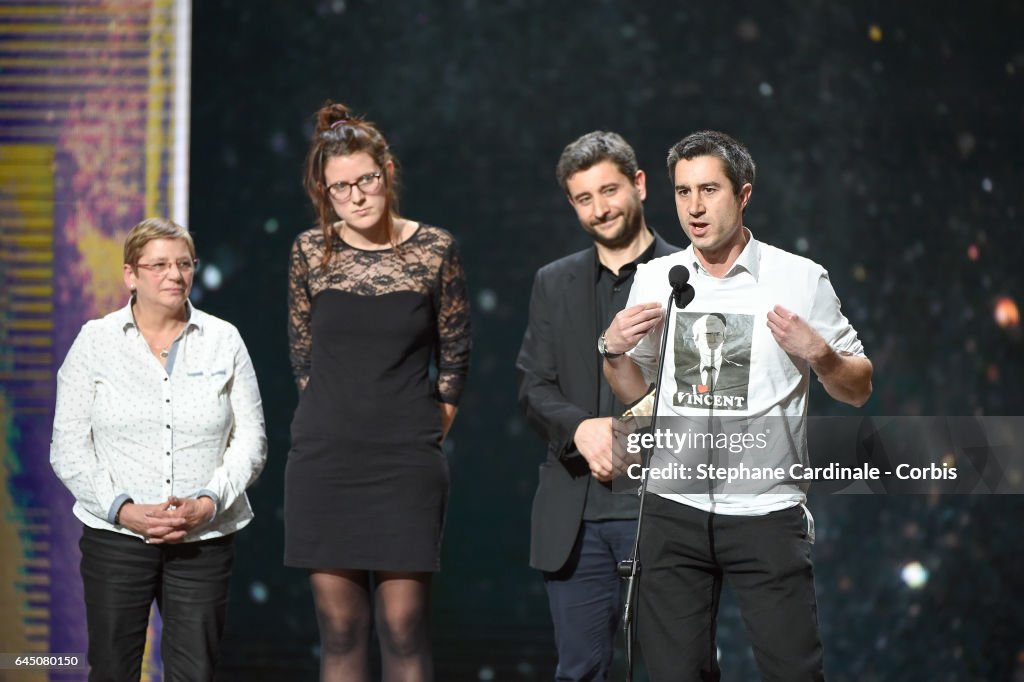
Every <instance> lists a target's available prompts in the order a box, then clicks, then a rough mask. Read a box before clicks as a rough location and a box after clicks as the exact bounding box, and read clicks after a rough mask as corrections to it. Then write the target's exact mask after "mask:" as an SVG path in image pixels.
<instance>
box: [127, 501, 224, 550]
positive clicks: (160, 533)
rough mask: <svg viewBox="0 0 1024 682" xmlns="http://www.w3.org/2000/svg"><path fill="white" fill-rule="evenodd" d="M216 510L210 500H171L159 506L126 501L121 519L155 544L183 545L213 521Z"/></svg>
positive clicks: (128, 527) (129, 527)
mask: <svg viewBox="0 0 1024 682" xmlns="http://www.w3.org/2000/svg"><path fill="white" fill-rule="evenodd" d="M214 511H215V507H214V504H213V500H211V499H210V498H209V497H200V498H198V499H192V498H181V497H174V496H171V497H168V498H167V500H166V501H165V502H160V503H158V504H135V503H134V502H127V503H125V505H124V506H122V507H121V512H120V515H119V517H118V520H119V522H120V524H121V525H122V526H124V527H125V528H127V529H129V530H132V531H135V532H136V533H138V534H139V535H141V536H142V537H144V538H145V539H146V542H148V543H150V544H152V545H159V544H163V543H167V544H173V543H176V542H181V541H182V540H184V539H185V536H186V535H188V534H189V532H191V531H192V530H193V529H195V528H198V527H199V526H201V525H203V524H204V523H206V522H208V521H209V520H210V519H212V518H213V513H214Z"/></svg>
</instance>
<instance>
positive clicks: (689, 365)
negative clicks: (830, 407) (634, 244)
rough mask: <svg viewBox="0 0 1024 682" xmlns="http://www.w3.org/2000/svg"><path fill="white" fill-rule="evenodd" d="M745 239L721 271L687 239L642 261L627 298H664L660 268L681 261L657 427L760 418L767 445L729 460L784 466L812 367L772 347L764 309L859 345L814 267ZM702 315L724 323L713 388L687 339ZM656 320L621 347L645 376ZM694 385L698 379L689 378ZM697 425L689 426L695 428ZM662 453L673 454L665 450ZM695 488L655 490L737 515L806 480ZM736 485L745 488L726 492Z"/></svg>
mask: <svg viewBox="0 0 1024 682" xmlns="http://www.w3.org/2000/svg"><path fill="white" fill-rule="evenodd" d="M748 236H749V237H750V239H749V241H748V242H747V244H746V246H745V247H744V248H743V251H742V252H741V253H740V254H739V256H738V257H737V258H736V262H735V263H734V264H733V266H732V268H730V270H729V272H728V273H726V274H725V276H724V277H713V276H712V275H710V274H709V273H708V272H707V271H706V270H705V269H704V268H703V266H701V264H700V261H699V260H698V259H697V257H696V255H695V254H694V252H693V246H692V245H691V246H689V247H688V248H686V249H685V250H683V251H680V252H678V253H674V254H672V255H670V256H665V257H663V258H656V259H654V260H652V261H650V262H649V263H647V264H646V265H641V266H640V267H639V268H637V271H636V276H635V279H634V281H633V288H632V290H631V291H630V295H629V302H628V303H627V304H626V305H627V307H628V306H632V305H636V304H638V303H647V302H652V301H656V302H658V303H661V304H663V305H664V304H665V301H666V300H667V298H668V295H669V292H670V291H671V288H670V285H669V281H668V273H669V271H670V270H671V268H672V267H673V266H675V265H684V266H686V268H687V269H688V270H689V271H690V279H689V281H690V283H691V284H692V286H693V288H694V291H695V293H696V295H695V297H694V299H693V301H692V302H691V303H690V304H689V305H688V306H687V307H686V309H685V310H682V311H678V310H677V309H675V308H673V312H672V315H671V316H670V318H669V324H670V325H671V327H670V329H669V334H668V342H667V346H666V349H665V357H666V359H667V361H666V362H665V363H664V367H663V370H662V384H661V395H660V399H659V402H660V405H658V408H657V409H658V416H659V418H665V419H664V421H659V429H660V428H663V424H666V423H667V424H668V425H669V426H671V425H672V424H675V425H676V427H677V428H681V427H680V425H684V426H689V425H690V424H691V423H696V424H698V425H701V424H703V425H706V424H707V421H708V420H707V418H706V416H707V415H709V414H713V415H716V416H718V417H720V418H723V419H727V420H728V419H732V420H733V421H732V422H731V423H732V424H733V425H734V427H735V425H736V424H743V423H745V424H747V425H749V426H750V427H751V428H752V429H753V428H754V427H756V426H758V425H761V427H763V428H765V429H767V430H773V432H772V433H771V434H770V438H769V439H768V440H769V442H770V444H771V447H769V448H767V449H766V450H765V451H759V450H757V449H754V448H752V449H748V450H747V451H746V452H744V453H743V454H742V455H739V456H737V457H735V458H734V459H736V460H737V461H736V462H732V463H733V464H736V463H738V460H739V459H743V460H744V463H746V464H750V465H756V466H767V467H780V466H781V467H783V468H784V469H785V468H786V467H788V466H789V465H790V464H791V463H802V464H807V463H808V461H809V460H808V455H807V437H806V417H807V393H808V387H809V380H810V371H811V370H810V365H809V364H808V363H807V362H806V361H804V360H802V359H800V358H797V357H794V356H791V355H789V354H788V353H786V352H785V351H784V350H783V349H782V348H781V347H780V346H779V344H778V342H777V341H776V340H775V338H774V337H773V336H772V333H771V330H769V329H768V326H767V321H768V312H769V311H771V310H772V309H773V308H774V307H775V306H776V305H782V306H783V307H785V308H787V309H788V310H790V311H792V312H794V313H796V314H798V315H800V316H801V317H802V318H803V319H805V320H806V321H807V322H808V324H810V326H811V327H812V328H813V329H814V330H815V331H817V332H818V333H819V334H821V336H822V337H823V338H824V339H825V342H826V343H827V344H828V345H829V346H830V347H831V348H833V349H834V350H835V351H837V352H841V353H848V354H850V355H857V356H861V357H863V356H864V347H863V346H862V344H861V342H860V339H859V338H858V337H857V331H856V330H855V329H854V328H853V326H852V325H851V324H850V322H849V320H847V319H846V317H845V316H844V315H843V313H842V311H841V310H840V306H839V299H838V297H837V296H836V293H835V291H834V290H833V288H832V284H831V283H830V281H829V278H828V273H827V272H826V271H825V269H824V268H823V267H821V266H820V265H818V264H817V263H815V262H814V261H811V260H808V259H807V258H804V257H802V256H797V255H795V254H792V253H788V252H786V251H783V250H782V249H778V248H776V247H773V246H770V245H768V244H764V243H762V242H758V241H757V240H756V239H754V237H753V235H752V234H750V233H749V231H748ZM707 314H718V315H721V316H722V317H723V318H725V319H727V320H728V324H727V327H726V332H725V338H726V340H725V344H724V345H723V347H722V348H721V349H720V350H719V351H718V353H716V355H717V356H718V363H719V364H718V366H717V367H716V371H715V377H714V378H715V381H714V386H715V389H714V390H713V391H712V390H709V386H708V385H707V384H708V377H707V376H706V375H707V374H708V372H706V371H705V369H704V367H701V364H702V363H703V358H701V359H700V361H699V362H697V353H698V350H697V349H696V348H695V347H694V345H693V343H692V341H691V339H692V332H693V328H694V325H695V323H696V321H697V320H698V319H699V318H700V317H702V316H704V315H707ZM663 327H664V323H663V322H662V323H659V324H658V325H657V326H656V327H655V329H653V330H652V331H651V332H650V333H649V334H647V336H645V337H644V338H643V339H641V341H640V343H639V344H637V346H636V347H635V348H633V349H632V350H630V351H629V356H630V357H631V358H632V359H633V361H634V362H635V363H636V364H637V365H638V366H639V367H640V369H641V370H642V372H643V375H644V378H645V379H646V380H647V381H648V382H650V383H653V382H654V381H655V380H656V378H657V376H656V375H657V368H658V359H659V355H660V350H661V349H660V343H661V335H662V330H663ZM694 362H697V364H696V365H694ZM691 369H692V370H693V371H692V372H691V371H690V370H691ZM730 374H731V376H730ZM698 377H699V378H698ZM691 378H692V379H695V380H693V381H691ZM698 383H703V384H704V385H694V384H698ZM695 419H696V421H694V420H695ZM701 419H703V421H701ZM766 425H767V426H766ZM701 428H702V427H700V426H698V427H697V430H698V431H700V430H701ZM703 430H707V429H706V427H705V428H704V429H703ZM726 454H729V453H728V452H727V453H726ZM773 458H777V459H773ZM665 459H666V460H667V461H673V459H672V457H671V456H667V457H666V458H665ZM695 461H697V460H694V461H690V460H687V461H686V463H687V464H693V463H694V462H695ZM699 461H704V458H700V460H699ZM716 464H717V462H716ZM700 485H701V484H694V483H691V482H685V483H683V484H681V485H680V486H677V488H676V489H677V490H685V491H686V494H672V493H661V492H659V494H661V495H662V496H663V497H665V498H667V499H671V500H674V501H676V502H681V503H683V504H688V505H690V506H692V507H696V508H698V509H701V510H703V511H708V512H714V513H719V514H737V515H760V514H767V513H769V512H772V511H776V510H778V509H785V508H787V507H791V506H794V505H797V504H802V503H803V502H804V501H805V500H806V494H805V488H806V484H804V483H798V482H794V481H791V480H781V479H780V480H775V481H768V482H765V483H764V485H763V486H761V487H762V488H763V492H761V491H758V492H757V493H755V494H750V493H751V492H752V491H754V490H756V489H757V487H758V485H759V484H758V482H755V483H753V484H750V485H749V486H746V487H741V486H729V487H726V488H725V490H726V492H721V491H719V493H718V494H716V495H715V496H714V497H713V498H712V497H710V496H709V495H706V494H693V491H694V490H695V489H697V488H698V487H700ZM670 487H671V486H670ZM705 487H706V486H705ZM737 489H742V490H743V491H744V492H742V493H735V492H733V493H730V492H728V491H730V490H731V491H735V490H737Z"/></svg>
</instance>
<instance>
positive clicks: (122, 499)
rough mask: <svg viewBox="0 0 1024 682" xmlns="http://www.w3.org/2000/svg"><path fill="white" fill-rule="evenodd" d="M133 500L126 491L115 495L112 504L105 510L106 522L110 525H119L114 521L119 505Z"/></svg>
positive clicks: (119, 509)
mask: <svg viewBox="0 0 1024 682" xmlns="http://www.w3.org/2000/svg"><path fill="white" fill-rule="evenodd" d="M133 501H134V500H132V498H131V496H130V495H129V494H128V493H121V494H120V495H118V496H117V497H115V498H114V504H112V505H110V509H108V510H107V523H109V524H110V525H111V526H114V525H119V524H118V523H117V521H115V519H117V513H118V512H119V511H121V507H123V506H124V505H125V504H127V503H128V502H133Z"/></svg>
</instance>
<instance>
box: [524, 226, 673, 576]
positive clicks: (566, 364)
mask: <svg viewBox="0 0 1024 682" xmlns="http://www.w3.org/2000/svg"><path fill="white" fill-rule="evenodd" d="M654 240H655V247H654V257H655V258H658V257H660V256H667V255H668V254H670V253H674V252H676V251H678V250H679V248H678V247H675V246H673V245H671V244H669V243H668V242H666V241H665V240H663V239H662V238H661V237H659V236H658V234H657V233H654ZM596 259H597V256H596V254H595V251H594V247H590V248H588V249H584V250H583V251H579V252H577V253H574V254H572V255H569V256H566V257H565V258H561V259H559V260H556V261H554V262H553V263H549V264H547V265H545V266H544V267H542V268H541V269H540V270H538V271H537V275H536V277H534V280H533V293H532V294H531V295H530V319H529V322H528V324H527V327H526V334H525V335H524V336H523V345H522V347H521V348H520V349H519V357H518V358H517V359H516V370H517V373H518V378H519V405H520V406H521V407H522V409H523V412H524V413H525V414H526V420H527V421H528V422H529V423H530V425H531V426H532V427H533V428H534V429H535V430H536V431H537V432H538V433H540V435H541V436H542V437H543V438H544V439H545V440H546V441H547V443H548V454H547V460H546V461H545V462H544V463H543V464H541V466H540V483H539V485H538V486H537V493H536V495H535V496H534V499H533V515H532V521H531V533H530V565H531V566H533V567H534V568H538V569H540V570H542V571H557V570H558V569H560V568H561V567H562V565H563V564H564V563H565V561H566V559H568V557H569V553H570V552H571V551H572V547H573V545H574V544H575V542H576V535H577V533H578V532H579V528H580V522H581V520H582V518H583V506H584V504H585V503H586V500H587V485H588V484H589V482H590V480H591V475H590V468H589V467H588V466H587V460H586V459H584V458H583V456H582V455H580V454H579V453H578V452H577V451H576V449H575V446H574V445H573V442H572V437H573V434H574V433H575V432H576V427H577V426H579V424H580V422H582V421H583V420H584V419H590V418H591V417H598V416H604V417H608V416H612V415H599V414H597V407H598V389H599V386H600V384H599V383H598V382H599V381H604V376H603V373H602V371H601V356H600V354H599V353H598V352H597V335H598V333H599V331H600V330H598V329H597V321H596V320H595V319H594V314H595V302H594V285H595V281H596V278H597V272H596V266H595V261H596Z"/></svg>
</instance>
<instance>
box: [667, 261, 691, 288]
mask: <svg viewBox="0 0 1024 682" xmlns="http://www.w3.org/2000/svg"><path fill="white" fill-rule="evenodd" d="M689 279H690V271H689V270H687V269H686V266H685V265H673V266H672V269H671V270H669V271H668V283H669V284H670V285H672V290H673V291H677V292H678V291H679V290H680V289H682V288H683V287H684V286H686V282H687V281H688V280H689Z"/></svg>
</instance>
